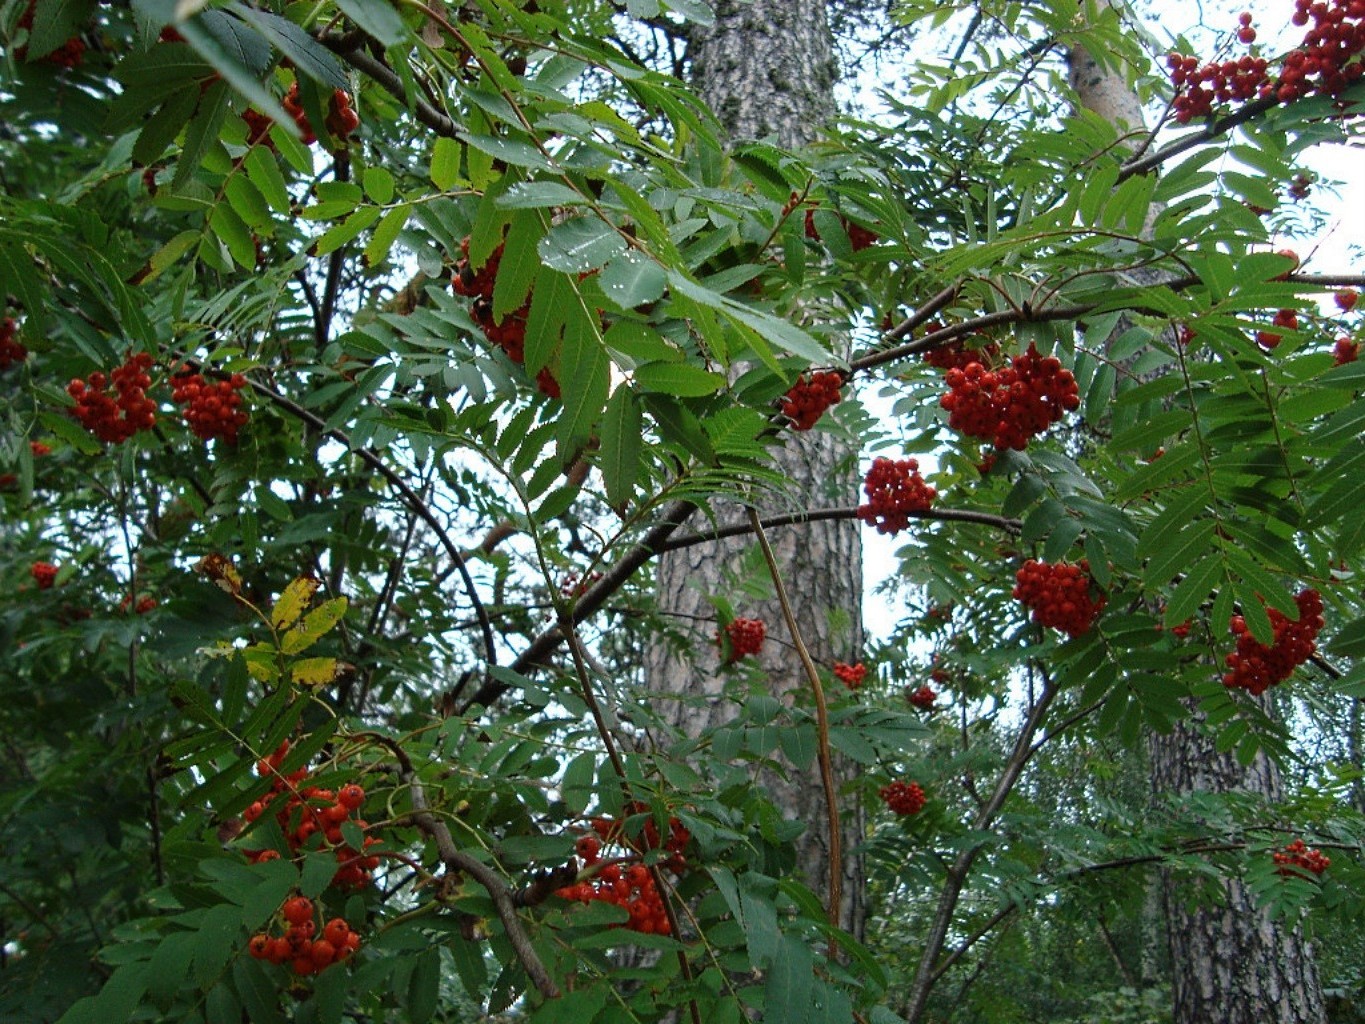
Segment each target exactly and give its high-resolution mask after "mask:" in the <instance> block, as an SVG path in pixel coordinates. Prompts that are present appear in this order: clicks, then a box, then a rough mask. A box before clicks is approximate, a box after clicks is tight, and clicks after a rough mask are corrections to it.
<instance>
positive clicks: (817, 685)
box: [747, 506, 844, 957]
mask: <svg viewBox="0 0 1365 1024" xmlns="http://www.w3.org/2000/svg"><path fill="white" fill-rule="evenodd" d="M747 511H748V514H749V528H750V529H751V530H752V531H753V534H754V536H755V537H756V538H757V540H758V546H759V547H760V548H761V549H762V551H763V559H764V561H766V562H767V563H768V575H770V576H771V577H772V581H773V588H774V589H775V590H776V591H777V603H778V604H780V605H781V606H782V617H783V618H784V619H785V620H786V622H787V630H788V631H789V632H790V633H791V635H792V643H793V644H794V645H795V646H796V653H797V654H798V655H799V656H800V658H801V666H802V668H804V669H805V671H806V679H807V680H808V681H809V682H810V688H811V692H812V693H813V694H814V695H815V735H816V751H817V753H818V755H819V760H820V784H821V785H822V786H823V787H824V790H825V818H826V824H827V826H828V827H829V868H828V872H829V906H828V908H827V909H826V911H825V913H826V914H827V916H828V917H829V923H830V924H832V925H833V926H834V927H835V928H838V927H839V921H840V917H841V910H842V907H843V883H844V856H843V836H842V834H841V829H840V826H839V791H838V789H837V788H836V787H835V785H834V762H833V759H832V758H831V756H830V749H829V709H828V708H827V707H826V705H825V688H824V686H823V685H822V684H821V682H820V671H819V670H818V669H817V668H816V667H815V662H814V660H812V658H811V656H810V651H809V650H808V649H807V648H806V641H805V640H804V639H803V638H802V636H801V628H800V626H798V625H797V623H796V613H795V612H793V611H792V605H791V600H790V599H789V598H788V597H787V587H786V584H784V583H783V582H782V570H781V568H780V567H779V566H778V564H777V556H776V555H775V554H773V549H772V545H770V544H769V543H768V535H767V534H766V533H765V532H764V531H763V521H762V520H761V519H759V517H758V510H757V509H756V508H754V507H753V506H749V508H748V510H747ZM830 955H831V957H832V956H833V955H834V944H833V943H831V944H830Z"/></svg>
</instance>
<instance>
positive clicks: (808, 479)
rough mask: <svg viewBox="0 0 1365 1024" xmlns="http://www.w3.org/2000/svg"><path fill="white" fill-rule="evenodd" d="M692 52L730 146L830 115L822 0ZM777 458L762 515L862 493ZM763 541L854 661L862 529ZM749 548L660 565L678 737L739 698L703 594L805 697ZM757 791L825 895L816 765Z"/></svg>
mask: <svg viewBox="0 0 1365 1024" xmlns="http://www.w3.org/2000/svg"><path fill="white" fill-rule="evenodd" d="M689 57H690V59H691V68H692V81H693V84H694V85H695V86H696V88H697V89H698V91H699V92H700V94H701V96H702V98H703V99H705V100H706V102H707V103H708V104H709V105H710V106H711V107H712V109H714V110H715V111H716V112H717V114H718V116H719V117H720V120H721V123H722V124H723V125H724V126H725V129H726V131H727V132H728V134H729V137H730V138H731V139H732V140H735V141H739V140H747V139H758V138H764V137H772V138H773V139H774V140H775V141H776V142H777V143H778V144H779V145H781V146H785V147H798V146H801V145H803V144H805V143H808V142H810V141H811V140H812V139H813V137H814V132H815V131H816V130H817V129H818V127H819V126H820V124H821V123H822V122H825V121H827V120H828V118H829V117H830V116H831V115H832V114H833V112H834V99H833V86H834V79H835V63H834V58H833V50H832V42H831V38H830V33H829V28H828V24H827V20H826V11H825V5H824V2H823V0H754V2H753V3H736V2H733V0H721V2H720V3H718V4H716V20H715V23H714V25H712V26H710V27H708V28H707V29H705V30H704V31H698V32H697V33H696V34H695V35H694V37H693V38H692V40H691V43H690V49H689ZM776 462H777V467H778V469H779V470H780V471H781V473H782V474H783V475H784V476H785V478H786V479H787V480H788V481H789V482H790V484H791V493H790V494H789V495H787V496H785V497H784V496H781V495H771V496H767V497H766V498H764V499H763V500H761V501H760V504H759V511H760V512H761V513H763V514H768V513H771V512H775V511H792V510H793V509H794V508H798V507H804V508H812V507H819V506H821V505H829V504H841V505H843V504H848V502H849V501H851V500H853V499H854V498H855V497H856V496H857V493H858V486H859V478H858V476H857V465H856V462H857V460H856V453H854V452H851V451H849V450H848V449H847V448H846V447H845V446H843V445H841V444H838V443H837V442H836V441H835V440H834V439H833V438H831V437H830V436H828V435H823V434H820V433H811V434H799V435H793V436H791V437H789V438H788V440H787V442H786V444H785V445H784V446H783V447H782V449H781V450H780V451H779V452H777V454H776ZM715 512H716V514H717V516H718V518H719V519H720V521H721V522H722V523H723V524H729V523H733V522H739V521H742V520H743V518H744V514H743V512H742V510H740V509H738V508H729V509H727V508H724V507H721V508H717V509H715ZM770 540H771V542H772V545H773V547H774V551H775V554H776V556H777V558H778V560H779V562H780V564H781V566H782V577H783V581H784V583H785V585H786V587H787V589H788V593H789V597H790V599H791V601H792V605H793V609H794V612H795V617H796V620H797V622H798V623H799V625H800V629H801V632H802V636H803V638H804V640H805V642H806V644H807V645H808V647H809V648H810V652H811V655H812V657H813V658H814V659H815V660H816V661H817V663H821V664H824V665H826V666H828V665H830V664H831V663H832V662H833V661H835V660H841V661H856V660H858V657H859V654H860V651H861V647H862V642H863V636H862V621H861V613H860V607H861V601H862V544H861V538H860V535H859V532H858V524H857V523H856V522H848V521H830V522H817V523H807V524H803V525H800V526H795V527H785V528H781V529H777V530H773V531H772V533H771V536H770ZM753 543H754V542H753V540H752V538H739V539H732V540H727V541H722V542H719V543H714V544H709V545H701V546H696V547H691V548H687V549H683V550H679V551H675V552H671V553H669V554H666V555H664V556H663V557H662V558H661V559H660V560H659V563H658V593H659V605H660V609H661V611H662V612H663V614H665V615H668V616H675V617H676V621H677V622H678V623H680V624H684V625H687V626H688V628H689V629H690V630H691V633H692V635H691V643H690V645H689V647H688V648H687V649H686V650H682V649H679V648H677V647H674V646H670V645H669V644H668V643H666V642H663V641H657V642H655V643H654V644H653V645H652V646H651V647H650V648H649V649H648V650H647V652H646V655H645V669H646V678H647V680H648V682H649V686H650V689H651V691H652V693H653V695H654V698H655V700H656V703H657V705H658V706H659V708H660V710H661V714H662V715H663V717H664V718H665V719H666V720H667V721H668V722H669V723H670V724H671V725H673V726H674V727H675V728H677V729H678V730H679V731H680V732H682V733H684V734H686V735H690V736H695V735H697V734H698V733H700V732H701V731H703V730H705V729H707V728H711V727H714V726H716V725H720V724H722V723H724V722H725V721H728V720H730V719H732V718H734V717H735V715H736V714H737V713H738V711H739V709H740V706H741V705H740V704H739V703H737V702H736V700H735V695H734V693H733V692H728V693H727V684H729V685H730V686H731V687H733V686H734V683H735V681H736V678H737V674H736V672H735V671H734V670H726V669H724V668H723V667H722V666H720V665H719V664H718V652H717V650H716V647H715V644H714V642H713V637H714V633H715V628H716V626H715V609H714V607H713V606H712V605H711V603H710V602H709V601H708V600H707V598H708V596H710V595H721V596H725V597H727V598H729V599H731V600H732V601H733V602H734V603H735V604H736V613H737V614H739V615H742V616H745V617H749V618H760V619H762V620H763V621H764V622H765V623H766V625H767V627H768V636H769V639H768V642H767V644H766V645H765V649H764V653H763V655H762V657H761V659H760V660H761V664H762V667H763V669H764V670H765V684H766V689H767V692H769V693H771V694H773V695H774V696H776V697H778V698H779V699H781V700H783V701H785V702H786V703H788V704H790V703H792V702H793V700H794V699H795V697H796V695H797V694H803V693H805V692H806V691H808V688H809V687H808V683H807V682H806V679H805V675H804V673H803V672H802V670H801V665H800V663H799V661H798V659H797V657H796V654H795V652H794V650H793V649H792V647H791V643H790V639H791V638H790V637H789V636H788V635H787V631H786V628H785V627H784V625H783V620H782V615H781V611H780V608H779V606H778V605H777V603H776V601H775V600H770V601H762V602H747V601H745V600H744V599H742V598H736V595H734V594H732V593H730V592H729V590H728V588H727V586H726V583H725V571H726V568H727V567H729V568H733V567H734V566H735V565H736V564H737V563H738V561H739V559H740V558H741V557H742V555H743V553H744V552H745V551H746V550H748V549H750V548H751V547H752V546H753ZM803 700H805V698H804V697H803ZM805 702H806V703H807V704H809V701H808V700H805ZM836 773H837V774H838V775H840V776H841V781H843V779H844V778H846V777H847V775H848V773H847V772H846V771H843V770H840V769H839V768H838V767H836ZM761 785H762V786H763V787H764V790H765V792H766V793H767V795H768V796H770V797H771V798H772V800H773V801H774V802H775V803H776V805H777V806H778V807H779V808H780V809H781V810H782V813H783V814H784V815H785V816H786V817H788V818H790V819H793V820H797V821H801V822H804V823H805V825H806V830H805V832H804V833H803V834H802V836H801V837H799V838H798V840H797V861H798V863H797V871H798V872H799V874H800V876H801V877H802V879H803V880H804V881H805V882H806V884H808V885H809V886H811V888H812V889H813V890H814V891H815V892H817V893H820V894H824V893H826V892H827V891H828V883H829V870H828V850H829V835H828V829H827V828H826V826H825V804H824V795H823V790H822V788H821V785H820V781H819V776H818V774H817V770H816V768H815V766H814V765H812V766H811V768H810V769H809V770H807V771H795V770H790V771H786V772H778V773H769V774H768V776H767V777H765V778H764V779H763V780H762V781H761ZM844 821H845V823H846V824H845V829H844V835H843V848H844V850H845V851H848V850H850V849H851V848H852V847H853V846H854V845H856V842H857V841H858V839H859V838H860V836H859V834H858V833H859V831H860V824H859V823H860V815H859V814H858V812H857V808H856V807H855V806H854V805H853V804H852V802H850V803H849V804H848V806H847V809H846V811H845V814H844ZM842 875H843V886H842V889H843V900H842V903H841V913H840V920H841V924H842V925H843V926H844V927H845V928H847V929H848V930H850V931H852V932H853V933H854V934H860V933H861V931H862V924H863V884H862V871H861V862H860V860H859V858H857V857H855V856H850V855H848V854H847V852H846V853H845V856H844V858H843V870H842Z"/></svg>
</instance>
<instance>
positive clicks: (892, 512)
mask: <svg viewBox="0 0 1365 1024" xmlns="http://www.w3.org/2000/svg"><path fill="white" fill-rule="evenodd" d="M863 493H864V494H866V495H867V504H865V505H859V506H858V518H859V519H861V520H862V521H863V522H865V523H867V525H868V526H875V527H876V528H877V532H878V533H890V534H896V533H899V532H900V531H901V530H904V529H905V528H906V527H907V526H909V525H910V516H911V514H912V513H915V512H926V511H928V509H929V506H930V505H932V504H933V502H934V498H936V497H937V496H938V491H936V490H934V489H933V488H932V487H930V486H929V485H928V484H926V483H925V482H924V477H922V476H920V475H919V463H918V462H917V461H916V460H915V459H897V460H892V459H888V458H886V457H885V456H878V457H877V458H875V459H873V460H872V466H871V468H870V469H868V471H867V477H866V479H864V481H863Z"/></svg>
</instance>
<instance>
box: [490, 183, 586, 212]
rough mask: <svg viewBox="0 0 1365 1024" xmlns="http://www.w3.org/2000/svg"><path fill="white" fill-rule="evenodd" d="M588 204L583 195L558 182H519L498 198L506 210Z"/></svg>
mask: <svg viewBox="0 0 1365 1024" xmlns="http://www.w3.org/2000/svg"><path fill="white" fill-rule="evenodd" d="M586 202H587V200H586V199H585V198H584V197H583V194H582V193H580V192H578V191H577V190H575V189H572V188H570V187H569V186H568V185H563V184H561V183H559V182H557V181H519V182H517V183H516V184H514V185H513V186H512V187H511V188H509V189H508V190H507V191H506V192H504V193H503V194H502V195H500V196H498V205H499V206H500V207H502V208H503V209H504V210H537V209H543V208H545V207H552V206H582V205H584V204H585V203H586Z"/></svg>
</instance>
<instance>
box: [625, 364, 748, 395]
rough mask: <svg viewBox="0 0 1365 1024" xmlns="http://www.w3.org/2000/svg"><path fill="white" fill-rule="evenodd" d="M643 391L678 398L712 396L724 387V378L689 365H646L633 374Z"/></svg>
mask: <svg viewBox="0 0 1365 1024" xmlns="http://www.w3.org/2000/svg"><path fill="white" fill-rule="evenodd" d="M634 377H635V383H636V384H638V385H639V386H640V388H641V389H642V390H644V391H660V392H663V393H664V394H666V395H675V396H677V397H678V398H695V397H700V396H703V395H714V394H715V393H716V392H717V391H719V390H721V389H722V388H724V387H725V383H726V382H725V377H724V376H722V375H721V374H719V373H714V372H712V371H711V370H703V369H702V368H701V367H700V366H693V365H692V364H690V363H646V364H645V365H643V366H638V367H636V369H635V373H634Z"/></svg>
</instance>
